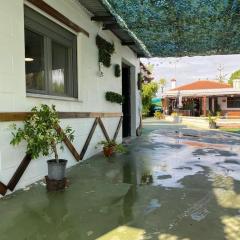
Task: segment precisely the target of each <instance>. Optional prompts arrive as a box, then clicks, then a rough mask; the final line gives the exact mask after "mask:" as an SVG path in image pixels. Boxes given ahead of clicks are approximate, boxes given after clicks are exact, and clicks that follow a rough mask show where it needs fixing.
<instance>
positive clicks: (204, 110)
mask: <svg viewBox="0 0 240 240" xmlns="http://www.w3.org/2000/svg"><path fill="white" fill-rule="evenodd" d="M202 105H203V115H204V116H205V117H206V116H207V97H206V96H203V98H202Z"/></svg>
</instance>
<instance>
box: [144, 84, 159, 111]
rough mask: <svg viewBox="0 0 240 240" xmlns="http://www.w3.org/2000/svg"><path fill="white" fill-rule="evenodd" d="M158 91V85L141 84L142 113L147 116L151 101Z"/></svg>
mask: <svg viewBox="0 0 240 240" xmlns="http://www.w3.org/2000/svg"><path fill="white" fill-rule="evenodd" d="M157 91H158V84H157V83H156V82H150V83H146V84H143V86H142V104H143V112H144V113H145V114H148V113H149V111H150V107H151V100H152V98H153V97H154V96H155V95H156V93H157Z"/></svg>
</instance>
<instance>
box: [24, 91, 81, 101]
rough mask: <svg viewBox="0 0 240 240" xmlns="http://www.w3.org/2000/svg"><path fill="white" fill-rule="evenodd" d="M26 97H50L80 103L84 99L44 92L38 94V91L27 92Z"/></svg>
mask: <svg viewBox="0 0 240 240" xmlns="http://www.w3.org/2000/svg"><path fill="white" fill-rule="evenodd" d="M26 97H32V98H42V99H50V100H60V101H68V102H79V103H82V102H83V101H82V100H79V99H78V98H72V97H61V96H53V95H44V94H37V93H27V94H26Z"/></svg>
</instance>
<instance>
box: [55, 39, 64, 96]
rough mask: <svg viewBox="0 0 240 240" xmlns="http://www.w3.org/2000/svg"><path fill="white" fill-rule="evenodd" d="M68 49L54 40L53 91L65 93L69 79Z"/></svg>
mask: <svg viewBox="0 0 240 240" xmlns="http://www.w3.org/2000/svg"><path fill="white" fill-rule="evenodd" d="M67 57H68V49H67V48H66V47H64V46H62V45H60V44H58V43H56V42H52V86H51V89H52V92H53V93H56V94H64V93H65V92H66V91H65V88H66V84H65V82H66V80H67V69H68V66H67V62H68V59H67Z"/></svg>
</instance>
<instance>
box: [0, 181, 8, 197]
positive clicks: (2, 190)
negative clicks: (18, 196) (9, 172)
mask: <svg viewBox="0 0 240 240" xmlns="http://www.w3.org/2000/svg"><path fill="white" fill-rule="evenodd" d="M6 192H7V186H6V185H5V184H3V183H2V182H0V194H1V195H3V196H4V195H5V194H6Z"/></svg>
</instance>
